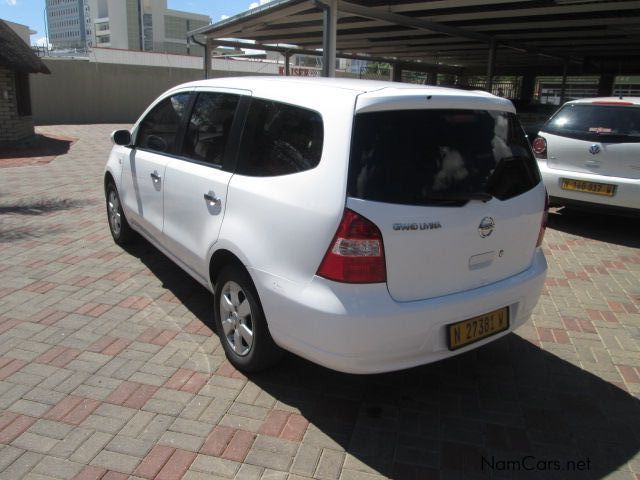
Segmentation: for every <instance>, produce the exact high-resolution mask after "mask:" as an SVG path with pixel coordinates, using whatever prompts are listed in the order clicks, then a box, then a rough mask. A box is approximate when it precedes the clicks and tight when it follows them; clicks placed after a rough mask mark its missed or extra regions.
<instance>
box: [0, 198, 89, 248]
mask: <svg viewBox="0 0 640 480" xmlns="http://www.w3.org/2000/svg"><path fill="white" fill-rule="evenodd" d="M90 203H92V202H90V201H88V200H71V199H67V198H62V199H60V198H51V199H42V200H33V201H27V202H24V201H23V202H17V203H13V204H8V205H3V204H2V203H0V243H8V242H14V241H18V240H25V239H36V238H40V237H43V236H45V235H53V234H57V233H60V231H61V228H60V227H59V226H51V225H43V224H42V223H41V222H33V221H27V220H25V221H22V220H16V218H15V217H16V216H30V217H31V216H39V215H47V214H49V213H54V212H59V211H63V210H71V209H74V208H81V207H84V206H86V205H88V204H90ZM18 222H19V225H17V223H18Z"/></svg>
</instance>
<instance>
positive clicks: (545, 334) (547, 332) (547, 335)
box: [536, 327, 555, 342]
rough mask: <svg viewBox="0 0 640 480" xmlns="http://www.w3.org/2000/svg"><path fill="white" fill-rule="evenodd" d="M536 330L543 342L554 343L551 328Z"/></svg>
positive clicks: (537, 328) (538, 328)
mask: <svg viewBox="0 0 640 480" xmlns="http://www.w3.org/2000/svg"><path fill="white" fill-rule="evenodd" d="M536 330H537V331H538V336H539V337H540V340H541V341H542V342H554V341H555V340H554V338H553V332H552V331H551V329H550V328H544V327H536Z"/></svg>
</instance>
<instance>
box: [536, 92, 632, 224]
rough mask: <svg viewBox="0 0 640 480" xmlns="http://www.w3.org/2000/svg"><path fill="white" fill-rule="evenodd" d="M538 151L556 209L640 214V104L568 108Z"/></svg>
mask: <svg viewBox="0 0 640 480" xmlns="http://www.w3.org/2000/svg"><path fill="white" fill-rule="evenodd" d="M532 145H533V151H534V152H535V155H536V157H537V158H538V165H539V167H540V171H541V173H542V178H543V180H544V183H545V185H546V186H547V190H548V192H549V197H550V199H551V201H552V202H553V203H558V204H561V205H567V206H577V207H586V208H589V209H601V210H603V211H611V212H616V213H623V214H632V215H634V214H635V215H637V214H638V213H640V98H632V97H624V98H620V97H607V98H585V99H581V100H574V101H572V102H567V103H565V104H564V105H563V106H562V108H560V109H559V110H558V111H557V112H556V113H555V114H554V115H553V116H552V117H551V118H550V119H549V121H548V122H547V123H546V124H545V125H544V126H543V127H542V129H541V130H540V132H539V134H538V136H537V137H536V138H535V139H534V141H533V143H532Z"/></svg>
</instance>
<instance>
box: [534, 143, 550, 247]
mask: <svg viewBox="0 0 640 480" xmlns="http://www.w3.org/2000/svg"><path fill="white" fill-rule="evenodd" d="M538 138H540V137H538ZM548 221H549V194H548V193H547V190H546V189H545V191H544V212H543V213H542V221H541V222H540V233H538V241H537V242H536V247H539V246H541V245H542V240H544V232H545V231H546V230H547V222H548Z"/></svg>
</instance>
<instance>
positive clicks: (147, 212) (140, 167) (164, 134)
mask: <svg viewBox="0 0 640 480" xmlns="http://www.w3.org/2000/svg"><path fill="white" fill-rule="evenodd" d="M191 96H192V93H191V92H180V93H176V94H174V95H170V96H169V97H167V98H164V99H163V100H161V101H160V102H158V103H157V104H156V105H155V106H154V107H153V108H152V109H151V110H150V111H149V112H148V113H147V114H146V115H145V117H144V118H143V119H142V120H141V121H140V122H139V124H138V128H137V131H136V134H135V143H134V148H133V149H131V151H130V153H129V157H128V158H125V159H124V160H123V168H122V192H121V197H122V199H121V200H122V203H123V206H124V210H125V214H126V216H127V218H128V219H129V220H130V221H131V222H132V223H133V224H134V225H136V226H137V227H138V228H139V229H140V230H142V231H143V233H146V234H147V235H148V236H150V237H152V238H154V239H156V240H158V241H160V242H161V236H162V224H163V214H164V212H163V210H164V198H163V196H164V175H165V169H166V166H167V163H168V162H169V159H170V158H171V155H175V153H176V150H177V148H179V147H178V141H179V138H180V129H181V128H182V125H183V123H184V117H185V115H186V112H187V110H188V106H189V102H190V99H191Z"/></svg>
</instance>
